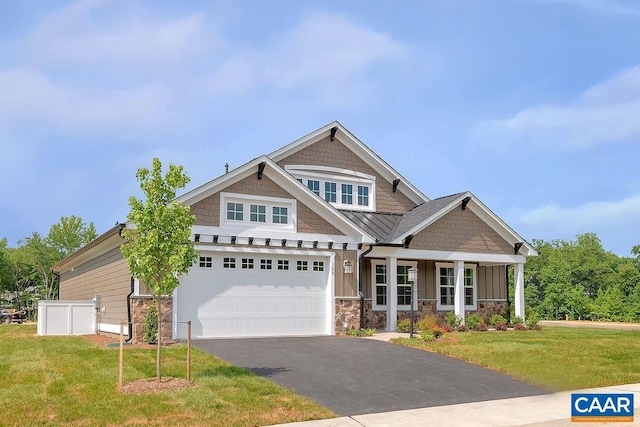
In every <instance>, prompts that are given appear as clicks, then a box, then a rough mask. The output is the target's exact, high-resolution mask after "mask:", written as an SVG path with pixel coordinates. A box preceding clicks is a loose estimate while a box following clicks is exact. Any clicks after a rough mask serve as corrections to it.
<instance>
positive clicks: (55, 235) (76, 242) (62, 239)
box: [47, 215, 98, 258]
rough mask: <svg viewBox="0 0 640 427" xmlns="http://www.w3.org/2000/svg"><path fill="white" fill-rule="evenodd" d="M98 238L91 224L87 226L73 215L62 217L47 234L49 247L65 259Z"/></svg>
mask: <svg viewBox="0 0 640 427" xmlns="http://www.w3.org/2000/svg"><path fill="white" fill-rule="evenodd" d="M96 237H98V233H97V232H96V227H95V226H94V225H93V222H90V223H89V224H87V223H86V222H84V221H83V220H82V218H80V217H77V216H75V215H71V216H63V217H62V218H60V221H59V222H58V223H57V224H53V225H52V226H51V228H50V229H49V234H47V241H48V242H49V245H50V246H51V247H53V248H54V249H55V250H57V251H58V253H60V255H61V256H62V258H65V257H67V256H69V255H71V254H72V253H74V252H75V251H77V250H78V249H80V248H81V247H83V246H84V245H86V244H87V243H89V242H91V241H92V240H94V239H95V238H96Z"/></svg>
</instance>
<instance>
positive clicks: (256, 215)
mask: <svg viewBox="0 0 640 427" xmlns="http://www.w3.org/2000/svg"><path fill="white" fill-rule="evenodd" d="M249 221H251V222H267V207H266V206H265V205H250V206H249Z"/></svg>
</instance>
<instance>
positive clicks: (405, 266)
mask: <svg viewBox="0 0 640 427" xmlns="http://www.w3.org/2000/svg"><path fill="white" fill-rule="evenodd" d="M416 266H417V263H416V262H415V261H398V264H397V268H396V272H395V274H396V286H397V295H398V296H397V300H396V304H397V307H398V310H410V309H411V282H410V281H409V269H410V268H412V267H413V268H415V267H416ZM371 268H372V272H371V277H372V284H371V286H372V288H371V293H372V294H373V309H374V310H377V311H382V310H386V309H387V304H388V295H389V286H388V284H389V282H388V277H387V270H388V266H387V264H386V262H385V261H372V262H371ZM415 306H416V302H414V308H415Z"/></svg>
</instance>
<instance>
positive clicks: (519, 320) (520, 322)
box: [511, 316, 524, 327]
mask: <svg viewBox="0 0 640 427" xmlns="http://www.w3.org/2000/svg"><path fill="white" fill-rule="evenodd" d="M511 324H512V325H513V326H514V327H515V326H516V325H523V324H524V320H522V317H520V316H516V317H514V318H513V321H512V322H511Z"/></svg>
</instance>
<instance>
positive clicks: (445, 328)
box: [436, 325, 451, 333]
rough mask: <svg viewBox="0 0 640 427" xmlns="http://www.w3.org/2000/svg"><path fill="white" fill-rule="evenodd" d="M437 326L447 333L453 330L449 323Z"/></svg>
mask: <svg viewBox="0 0 640 427" xmlns="http://www.w3.org/2000/svg"><path fill="white" fill-rule="evenodd" d="M436 328H440V329H442V330H443V331H445V332H447V333H449V332H451V328H450V327H449V325H443V326H436Z"/></svg>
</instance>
